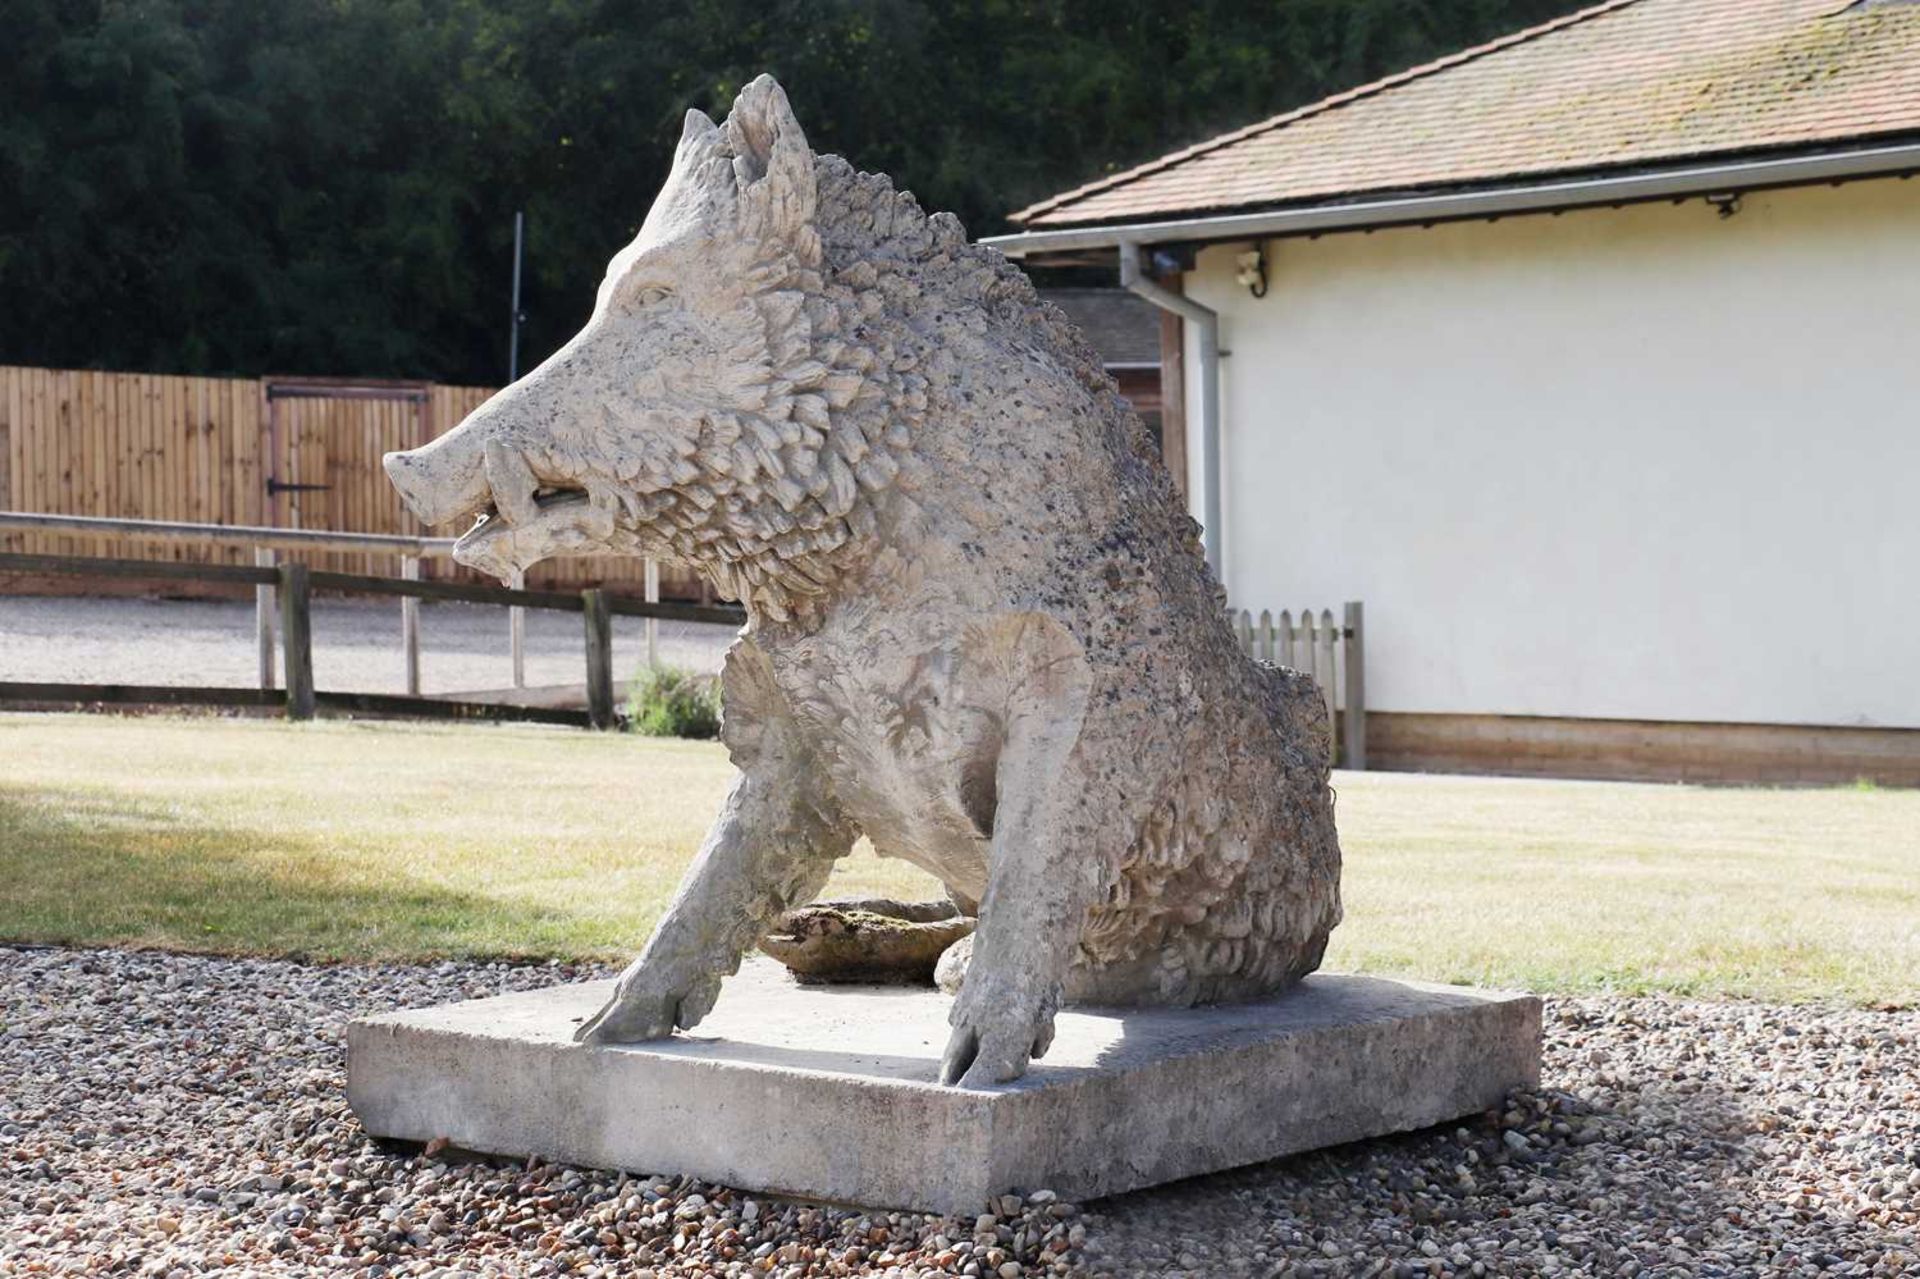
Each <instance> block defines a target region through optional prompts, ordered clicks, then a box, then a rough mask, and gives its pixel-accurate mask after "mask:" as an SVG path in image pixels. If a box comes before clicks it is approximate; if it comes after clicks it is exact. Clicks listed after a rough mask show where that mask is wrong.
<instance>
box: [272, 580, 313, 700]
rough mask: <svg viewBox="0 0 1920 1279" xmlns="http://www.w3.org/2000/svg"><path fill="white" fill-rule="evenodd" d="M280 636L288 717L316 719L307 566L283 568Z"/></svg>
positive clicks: (311, 615) (310, 606)
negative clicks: (283, 652)
mask: <svg viewBox="0 0 1920 1279" xmlns="http://www.w3.org/2000/svg"><path fill="white" fill-rule="evenodd" d="M280 636H281V641H282V643H283V644H284V645H285V646H286V660H285V663H284V664H285V666H286V668H287V718H288V719H312V718H313V610H312V596H311V595H310V594H309V592H308V589H307V566H306V565H305V564H282V565H281V566H280Z"/></svg>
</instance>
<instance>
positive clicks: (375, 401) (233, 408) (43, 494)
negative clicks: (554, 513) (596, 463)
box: [0, 365, 703, 598]
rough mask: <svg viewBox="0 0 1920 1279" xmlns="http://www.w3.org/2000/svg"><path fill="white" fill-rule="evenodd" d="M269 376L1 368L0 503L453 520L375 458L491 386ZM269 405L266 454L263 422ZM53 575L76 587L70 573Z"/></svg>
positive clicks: (13, 541) (287, 522) (555, 575)
mask: <svg viewBox="0 0 1920 1279" xmlns="http://www.w3.org/2000/svg"><path fill="white" fill-rule="evenodd" d="M271 385H273V381H272V380H269V381H257V380H254V379H248V378H198V377H174V376H169V375H161V374H149V373H109V372H101V371H98V370H69V369H38V368H25V367H20V366H14V365H0V510H11V511H30V512H45V513H48V514H60V515H99V516H107V517H110V518H116V519H142V520H172V521H183V522H192V523H205V524H251V525H264V526H269V527H273V526H278V527H287V528H329V529H333V530H336V531H339V532H347V533H409V534H429V535H447V534H451V533H453V532H456V531H457V530H452V529H427V528H422V527H421V526H420V524H419V522H418V521H417V520H415V519H414V518H413V516H412V514H411V513H410V512H408V511H406V510H405V509H404V508H403V507H402V506H401V504H400V501H399V498H398V497H397V495H395V493H394V492H393V489H392V486H391V485H389V484H388V483H387V477H386V475H385V473H384V472H383V471H382V470H381V468H380V456H381V455H382V454H383V453H385V452H387V451H389V450H392V449H401V448H413V447H417V446H418V445H420V444H423V443H425V442H426V441H427V440H428V439H431V438H432V437H434V436H436V435H439V434H441V433H442V432H445V431H448V430H451V429H452V428H453V427H454V426H456V425H458V424H459V423H460V421H461V419H463V418H465V417H466V416H467V414H469V413H471V412H472V411H473V410H474V409H476V408H478V407H479V406H480V405H482V404H484V403H485V402H486V401H487V400H488V398H489V397H491V396H492V395H493V389H492V388H490V387H475V386H440V385H433V384H428V385H424V386H423V385H420V384H412V385H410V386H408V387H406V388H404V390H405V391H411V392H413V393H414V394H415V398H412V399H409V398H401V397H400V396H398V395H397V396H396V397H395V398H387V399H381V398H363V397H362V396H361V395H360V394H359V393H360V392H362V391H364V389H365V388H367V387H370V386H374V385H376V384H371V383H342V384H340V385H342V386H343V387H344V388H347V389H351V390H353V391H355V392H356V394H354V395H352V396H348V395H342V396H338V397H326V396H324V395H320V396H314V395H311V394H309V395H303V396H301V397H298V398H293V397H289V398H282V399H278V400H276V401H275V402H274V403H273V405H272V407H271V409H270V408H269V403H268V393H269V387H270V386H271ZM303 385H304V386H308V387H309V388H310V387H311V386H312V385H313V384H311V383H305V384H303ZM420 393H424V395H425V397H426V398H425V401H424V404H423V403H422V402H421V401H420V400H419V399H418V398H417V396H418V394H420ZM275 416H277V417H278V420H279V428H280V429H279V432H278V441H277V448H278V456H275V455H274V450H275V448H276V440H275V438H274V433H273V432H272V431H271V430H270V429H269V427H270V423H271V421H272V420H273V418H274V417H275ZM269 477H274V478H277V479H279V480H281V481H283V482H288V483H308V484H323V485H326V486H327V487H326V488H325V489H324V490H309V491H304V492H283V493H281V494H279V495H278V497H277V498H274V497H270V496H269V495H268V493H267V489H266V486H267V480H268V478H269ZM0 550H6V551H17V552H26V553H31V554H46V555H106V556H112V555H126V554H129V553H134V554H138V555H140V556H143V557H146V558H152V559H174V560H190V561H197V562H198V561H213V562H223V563H239V564H250V563H252V562H253V555H252V551H251V550H249V549H248V548H246V547H221V548H209V547H198V546H193V545H191V544H187V543H149V544H143V545H141V546H140V547H138V548H137V549H134V550H132V551H130V550H129V546H128V544H127V543H124V542H119V541H116V540H112V539H107V538H98V537H75V536H56V535H49V534H0ZM306 558H307V559H308V560H309V561H310V562H311V564H312V566H313V567H314V568H316V569H326V570H331V571H336V572H355V573H375V574H392V573H397V572H398V571H399V565H398V561H397V558H396V557H393V556H388V555H375V554H370V553H349V552H332V553H318V554H315V555H312V556H309V557H306ZM423 568H424V570H425V576H427V577H430V578H439V579H442V580H448V579H453V580H463V581H482V580H484V579H482V578H481V577H480V576H479V575H477V574H474V573H472V572H470V571H469V570H467V569H463V568H459V567H458V566H456V565H454V564H452V563H451V562H449V561H445V560H439V561H433V560H429V561H427V562H426V564H425V565H423ZM527 578H528V581H527V584H528V585H529V586H531V587H541V588H553V589H580V588H582V587H588V586H607V587H610V588H612V589H614V590H617V591H621V592H625V593H631V594H638V593H640V591H641V590H642V589H643V586H644V583H645V578H646V569H645V565H644V564H643V563H642V562H641V561H639V560H634V559H626V558H622V557H595V558H587V559H577V560H563V561H556V562H553V563H549V564H543V565H541V566H539V567H537V568H535V569H534V570H533V571H532V572H530V573H529V574H528V575H527ZM661 579H662V581H661V584H662V590H663V592H664V593H665V594H666V595H668V596H669V597H673V598H700V597H702V594H703V593H702V590H701V588H700V585H699V583H698V581H697V579H695V578H694V577H693V575H692V574H690V573H685V572H678V571H675V570H671V569H663V571H662V574H661ZM41 585H42V584H40V583H36V584H35V586H36V589H38V588H39V587H40V586H41ZM50 585H51V586H53V587H55V588H60V589H85V587H84V582H83V579H72V580H71V581H67V582H61V581H55V582H53V583H51V584H50Z"/></svg>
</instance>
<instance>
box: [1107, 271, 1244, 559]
mask: <svg viewBox="0 0 1920 1279" xmlns="http://www.w3.org/2000/svg"><path fill="white" fill-rule="evenodd" d="M1120 287H1121V288H1123V289H1125V290H1127V292H1129V293H1136V294H1138V295H1139V296H1141V297H1143V298H1145V299H1146V300H1147V301H1149V302H1151V303H1153V304H1154V305H1155V306H1157V307H1159V308H1160V309H1161V310H1163V311H1172V312H1173V313H1174V314H1176V315H1178V316H1180V317H1181V318H1182V319H1184V320H1187V321H1188V322H1190V323H1191V324H1192V325H1193V326H1194V329H1195V331H1196V333H1197V334H1198V336H1199V339H1200V343H1199V345H1200V369H1199V374H1200V377H1199V384H1200V385H1199V389H1200V440H1199V443H1200V450H1199V452H1200V546H1201V549H1202V550H1204V551H1205V552H1206V556H1207V563H1208V564H1209V565H1211V566H1212V567H1213V574H1214V576H1215V577H1216V578H1217V579H1219V580H1220V581H1221V582H1222V583H1225V582H1226V580H1227V569H1226V551H1225V538H1224V537H1223V536H1222V529H1221V527H1220V524H1221V519H1220V315H1219V313H1218V312H1216V311H1212V310H1209V309H1208V308H1206V307H1204V306H1201V305H1200V304H1199V303H1198V302H1195V301H1194V300H1193V299H1192V298H1190V297H1187V296H1185V295H1184V294H1180V293H1175V292H1174V291H1173V290H1171V289H1167V288H1163V287H1161V286H1160V285H1158V284H1155V283H1154V282H1153V281H1152V280H1150V279H1148V278H1147V275H1146V273H1145V272H1144V271H1142V270H1141V269H1140V246H1139V245H1138V244H1134V243H1131V242H1129V241H1125V240H1123V241H1121V243H1120Z"/></svg>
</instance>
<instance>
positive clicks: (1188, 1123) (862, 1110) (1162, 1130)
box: [347, 961, 1540, 1215]
mask: <svg viewBox="0 0 1920 1279" xmlns="http://www.w3.org/2000/svg"><path fill="white" fill-rule="evenodd" d="M611 988H612V983H611V982H584V983H579V984H575V985H567V986H558V987H554V988H552V989H549V990H541V991H534V992H529V993H523V994H512V995H501V996H498V997H495V998H491V999H476V1000H471V1001H468V1002H465V1003H458V1004H448V1005H444V1006H441V1007H438V1008H426V1009H421V1010H418V1011H414V1012H402V1013H393V1014H389V1015H387V1016H382V1017H372V1018H368V1019H365V1020H362V1021H356V1022H354V1023H353V1024H352V1025H350V1026H349V1027H348V1028H347V1053H348V1057H347V1061H348V1065H347V1081H348V1082H347V1092H348V1097H349V1100H350V1101H351V1102H352V1105H353V1109H354V1111H355V1113H357V1114H358V1115H359V1116H360V1120H361V1122H362V1123H363V1124H365V1125H366V1127H367V1129H368V1130H369V1131H370V1132H372V1133H374V1134H375V1135H378V1136H382V1137H397V1138H404V1139H410V1140H414V1141H429V1140H432V1139H433V1138H436V1137H444V1138H446V1139H448V1140H449V1141H451V1142H452V1143H453V1144H454V1145H457V1146H462V1147H465V1148H467V1149H470V1150H479V1151H486V1152H489V1153H493V1154H502V1155H514V1156H520V1155H529V1154H537V1155H540V1156H541V1157H542V1158H546V1159H551V1160H556V1161H560V1162H565V1163H574V1164H584V1165H588V1166H591V1167H599V1168H622V1169H627V1170H630V1171H635V1172H649V1173H670V1174H680V1173H686V1174H692V1175H694V1176H697V1177H700V1178H703V1179H705V1180H709V1181H714V1182H719V1183H721V1184H724V1185H730V1186H736V1187H740V1188H742V1189H747V1190H756V1191H764V1192H773V1193H779V1194H790V1195H798V1196H804V1197H809V1198H817V1199H831V1200H842V1201H847V1202H852V1203H858V1204H863V1205H869V1206H874V1207H886V1208H900V1209H917V1210H924V1211H933V1212H944V1213H961V1214H968V1215H971V1214H974V1213H977V1212H981V1211H984V1210H985V1208H986V1203H987V1199H988V1197H989V1196H990V1195H995V1194H1002V1193H1006V1192H1009V1191H1014V1192H1018V1191H1027V1190H1038V1189H1048V1190H1053V1191H1055V1192H1057V1193H1058V1194H1060V1195H1062V1196H1065V1197H1067V1198H1070V1199H1088V1198H1094V1197H1097V1196H1101V1195H1108V1194H1115V1193H1118V1192H1120V1191H1124V1190H1134V1189H1138V1188H1139V1187H1142V1186H1151V1185H1156V1184H1158V1183H1160V1182H1164V1181H1171V1180H1174V1179H1175V1178H1179V1177H1188V1176H1193V1175H1195V1174H1198V1173H1205V1172H1214V1171H1218V1170H1220V1169H1224V1168H1232V1167H1236V1166H1238V1165H1241V1164H1248V1163H1255V1162H1258V1161H1260V1160H1263V1159H1272V1158H1275V1157H1277V1156H1280V1155H1287V1154H1293V1153H1295V1152H1298V1151H1303V1150H1312V1149H1316V1148H1318V1147H1321V1146H1329V1145H1334V1144H1337V1143H1340V1142H1347V1141H1354V1140H1357V1139H1360V1138H1363V1137H1374V1136H1379V1135H1381V1134H1384V1133H1392V1132H1404V1131H1408V1130H1411V1129H1415V1128H1422V1127H1426V1126H1428V1125H1430V1124H1437V1123H1442V1122H1445V1121H1447V1120H1451V1119H1456V1118H1458V1117H1460V1116H1462V1115H1467V1114H1472V1113H1475V1112H1477V1111H1480V1110H1484V1109H1487V1108H1488V1107H1490V1106H1493V1105H1495V1104H1496V1103H1498V1102H1499V1100H1500V1099H1501V1096H1502V1095H1503V1094H1504V1093H1505V1092H1506V1091H1507V1090H1508V1089H1511V1088H1514V1087H1516V1086H1519V1085H1531V1084H1534V1083H1537V1082H1538V1080H1539V1076H1540V1001H1539V1000H1538V999H1536V998H1534V997H1533V996H1530V995H1518V994H1509V993H1501V992H1491V991H1477V990H1468V989H1464V988H1461V987H1454V986H1432V985H1423V984H1419V983H1414V982H1403V981H1388V980H1384V979H1381V978H1375V977H1355V976H1340V975H1335V974H1317V975H1315V976H1313V977H1310V978H1308V979H1307V980H1306V981H1305V982H1304V983H1302V984H1301V985H1300V986H1299V987H1297V988H1296V989H1294V990H1293V991H1290V992H1289V993H1287V994H1285V995H1283V996H1280V997H1279V998H1277V999H1273V1000H1270V1001H1266V1002H1263V1003H1258V1004H1240V1005H1235V1006H1231V1007H1220V1008H1200V1009H1181V1010H1154V1011H1144V1012H1143V1011H1133V1010H1107V1009H1068V1010H1066V1011H1063V1012H1062V1013H1061V1014H1060V1016H1059V1022H1058V1027H1057V1033H1056V1035H1055V1038H1054V1042H1053V1047H1052V1049H1051V1050H1050V1051H1049V1052H1048V1054H1047V1056H1046V1057H1045V1058H1043V1059H1041V1060H1040V1061H1037V1062H1035V1063H1034V1066H1033V1069H1032V1071H1031V1072H1030V1073H1029V1074H1028V1075H1027V1076H1026V1077H1025V1078H1023V1079H1020V1080H1018V1081H1016V1082H1014V1083H1011V1084H1007V1085H1003V1086H1001V1087H997V1088H991V1089H958V1088H949V1087H943V1086H942V1085H941V1084H939V1083H938V1082H937V1073H938V1070H939V1060H940V1054H941V1052H942V1050H943V1049H944V1048H945V1046H946V1041H947V1024H946V1017H947V1008H948V1006H949V1002H950V1001H949V1000H948V998H947V997H946V996H944V995H941V994H938V993H936V992H934V991H931V990H904V989H890V988H884V987H830V986H800V985H797V984H795V983H794V982H793V981H792V979H791V978H790V977H788V976H787V975H786V972H785V970H784V969H781V968H780V967H779V966H778V965H775V964H771V963H767V962H763V961H754V962H750V963H748V964H747V965H746V966H745V967H743V968H742V970H741V972H740V973H739V975H738V976H736V977H734V978H732V979H731V980H730V981H728V983H727V985H726V987H725V990H724V992H723V993H722V995H721V997H720V1001H719V1003H718V1005H716V1007H715V1008H714V1010H713V1012H712V1013H711V1014H709V1016H708V1017H707V1019H706V1021H704V1022H702V1023H701V1024H700V1026H699V1028H698V1029H696V1030H695V1031H694V1032H692V1033H691V1034H679V1035H676V1036H675V1037H674V1038H673V1039H671V1040H664V1041H659V1042H655V1043H649V1044H641V1045H633V1046H620V1047H606V1046H598V1045H596V1046H585V1045H580V1044H575V1043H574V1042H573V1041H572V1039H571V1035H572V1032H573V1030H574V1027H575V1026H577V1025H578V1024H579V1023H580V1021H581V1019H583V1018H585V1017H587V1016H588V1015H590V1014H591V1013H592V1012H593V1011H594V1010H595V1009H597V1008H598V1007H599V1006H600V1003H601V1001H602V1000H604V999H605V998H606V997H607V994H608V992H609V991H610V990H611Z"/></svg>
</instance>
